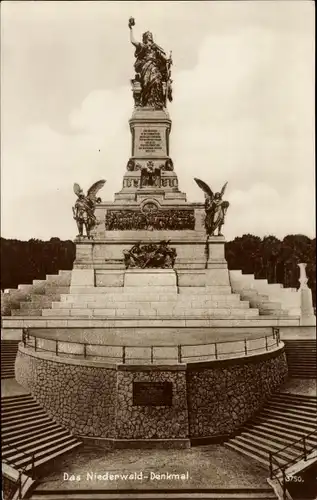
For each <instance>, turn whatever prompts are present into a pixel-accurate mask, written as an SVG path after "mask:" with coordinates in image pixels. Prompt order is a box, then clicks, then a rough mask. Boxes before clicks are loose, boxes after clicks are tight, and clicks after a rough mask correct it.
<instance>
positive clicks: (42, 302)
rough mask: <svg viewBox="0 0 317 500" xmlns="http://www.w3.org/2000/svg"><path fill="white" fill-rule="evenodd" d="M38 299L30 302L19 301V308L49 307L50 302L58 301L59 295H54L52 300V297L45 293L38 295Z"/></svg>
mask: <svg viewBox="0 0 317 500" xmlns="http://www.w3.org/2000/svg"><path fill="white" fill-rule="evenodd" d="M37 297H38V299H36V300H33V297H32V301H30V302H20V309H21V310H26V309H40V308H41V309H43V308H44V307H50V306H51V304H52V302H59V296H54V300H53V298H52V297H46V296H45V295H38V296H37Z"/></svg>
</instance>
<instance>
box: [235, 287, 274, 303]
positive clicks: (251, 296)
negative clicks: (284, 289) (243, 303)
mask: <svg viewBox="0 0 317 500" xmlns="http://www.w3.org/2000/svg"><path fill="white" fill-rule="evenodd" d="M240 295H241V297H243V298H247V299H248V300H253V301H259V302H265V301H269V300H270V298H269V296H268V295H265V294H263V293H261V294H259V293H257V292H255V291H254V290H250V291H249V290H242V291H241V293H240Z"/></svg>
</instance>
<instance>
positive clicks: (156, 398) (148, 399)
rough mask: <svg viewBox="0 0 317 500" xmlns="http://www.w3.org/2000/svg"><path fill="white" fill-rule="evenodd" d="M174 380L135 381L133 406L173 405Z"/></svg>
mask: <svg viewBox="0 0 317 500" xmlns="http://www.w3.org/2000/svg"><path fill="white" fill-rule="evenodd" d="M172 404H173V384H172V382H133V406H172Z"/></svg>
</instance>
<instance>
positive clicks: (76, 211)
mask: <svg viewBox="0 0 317 500" xmlns="http://www.w3.org/2000/svg"><path fill="white" fill-rule="evenodd" d="M105 182H106V181H105V180H101V181H97V182H95V183H94V184H93V185H92V186H91V187H90V188H89V189H88V191H87V195H85V194H84V192H83V190H82V189H81V187H80V186H79V184H77V183H76V182H75V184H74V193H75V194H76V196H77V200H76V203H75V206H74V207H73V217H74V219H75V221H76V223H77V227H78V235H77V237H83V236H84V228H85V230H86V236H87V238H88V239H91V238H92V236H91V234H90V232H91V230H92V229H93V228H94V227H95V225H96V223H97V220H96V217H95V208H96V205H97V203H100V202H101V198H99V197H98V198H97V196H96V194H97V193H98V191H99V190H100V189H101V188H102V187H103V186H104V185H105Z"/></svg>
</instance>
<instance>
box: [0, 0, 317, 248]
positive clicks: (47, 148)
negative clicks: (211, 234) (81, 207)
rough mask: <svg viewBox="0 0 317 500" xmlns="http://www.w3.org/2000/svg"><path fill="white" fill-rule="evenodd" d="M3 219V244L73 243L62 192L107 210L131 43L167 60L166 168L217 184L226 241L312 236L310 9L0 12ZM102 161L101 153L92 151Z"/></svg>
mask: <svg viewBox="0 0 317 500" xmlns="http://www.w3.org/2000/svg"><path fill="white" fill-rule="evenodd" d="M1 11H2V15H1V61H2V71H1V129H2V130H1V142H2V148H1V149H2V151H1V156H2V157H1V175H2V187H1V204H2V211H1V219H2V236H4V237H6V238H19V239H29V238H32V237H33V238H41V239H49V238H51V237H52V236H57V237H60V238H62V239H64V238H71V239H72V238H74V236H75V235H76V233H77V230H76V224H75V222H74V220H73V219H72V211H71V207H72V205H73V204H74V202H75V198H76V197H75V195H74V193H73V183H74V182H78V183H79V184H80V185H81V186H82V187H83V188H84V189H85V190H86V189H87V188H89V187H90V185H91V184H92V183H93V182H95V181H97V180H99V179H102V178H105V179H107V184H106V186H105V187H104V188H103V190H102V191H101V192H100V194H101V196H102V199H103V200H112V199H113V193H114V192H116V191H119V190H120V189H121V186H122V177H123V174H124V172H125V166H126V163H127V160H128V158H129V154H130V141H131V136H130V131H129V126H128V120H129V118H130V117H131V113H132V109H133V99H132V94H131V89H130V78H132V77H133V76H134V72H133V63H134V56H133V53H134V49H133V47H132V45H131V44H130V42H129V29H128V19H129V17H130V16H131V15H132V16H133V17H134V18H135V20H136V26H135V28H134V33H135V36H136V38H138V39H141V36H142V33H143V32H144V31H147V30H151V31H152V32H153V35H154V39H155V41H156V42H157V43H158V45H160V46H161V47H163V48H164V49H165V51H166V52H167V53H169V51H170V50H172V51H173V61H174V65H173V68H172V69H173V74H172V78H173V82H174V83H173V94H174V95H173V97H174V102H173V103H172V104H171V105H169V113H170V115H171V118H172V121H173V125H172V132H171V152H170V153H171V157H172V158H173V160H174V166H175V170H176V173H177V174H178V178H179V185H180V189H181V190H182V191H185V192H187V198H188V200H189V201H203V193H202V192H201V191H200V189H199V188H198V186H196V184H195V182H194V181H193V177H199V178H201V179H203V180H204V181H206V182H207V183H208V184H210V185H211V187H212V188H213V189H214V190H219V189H220V188H221V187H222V185H223V184H224V182H225V181H228V187H227V191H226V198H227V199H228V201H229V202H230V208H229V210H228V214H227V221H226V225H225V228H224V233H225V236H226V237H227V239H231V238H233V237H235V236H239V235H242V234H244V233H253V234H256V235H259V236H264V235H268V234H274V235H276V236H277V237H279V238H282V237H284V236H285V235H286V234H289V233H302V234H306V235H307V236H310V237H313V236H314V229H315V218H314V217H315V216H314V212H315V191H314V187H313V186H314V154H315V150H314V147H315V145H314V78H315V76H314V3H313V2H311V1H305V0H298V1H297V0H293V1H288V0H285V1H283V0H277V1H274V0H272V1H265V0H264V1H245V2H243V1H241V2H240V1H220V2H217V1H212V2H211V1H210V2H208V1H207V2H205V1H202V2H200V1H193V2H190V1H189V2H181V1H177V2H154V1H149V2H132V1H127V2H118V1H116V2H102V1H98V2H92V1H89V2H75V1H74V2H53V1H50V2H40V1H36V2H31V1H30V2H9V1H4V2H2V5H1ZM99 150H100V151H99Z"/></svg>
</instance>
